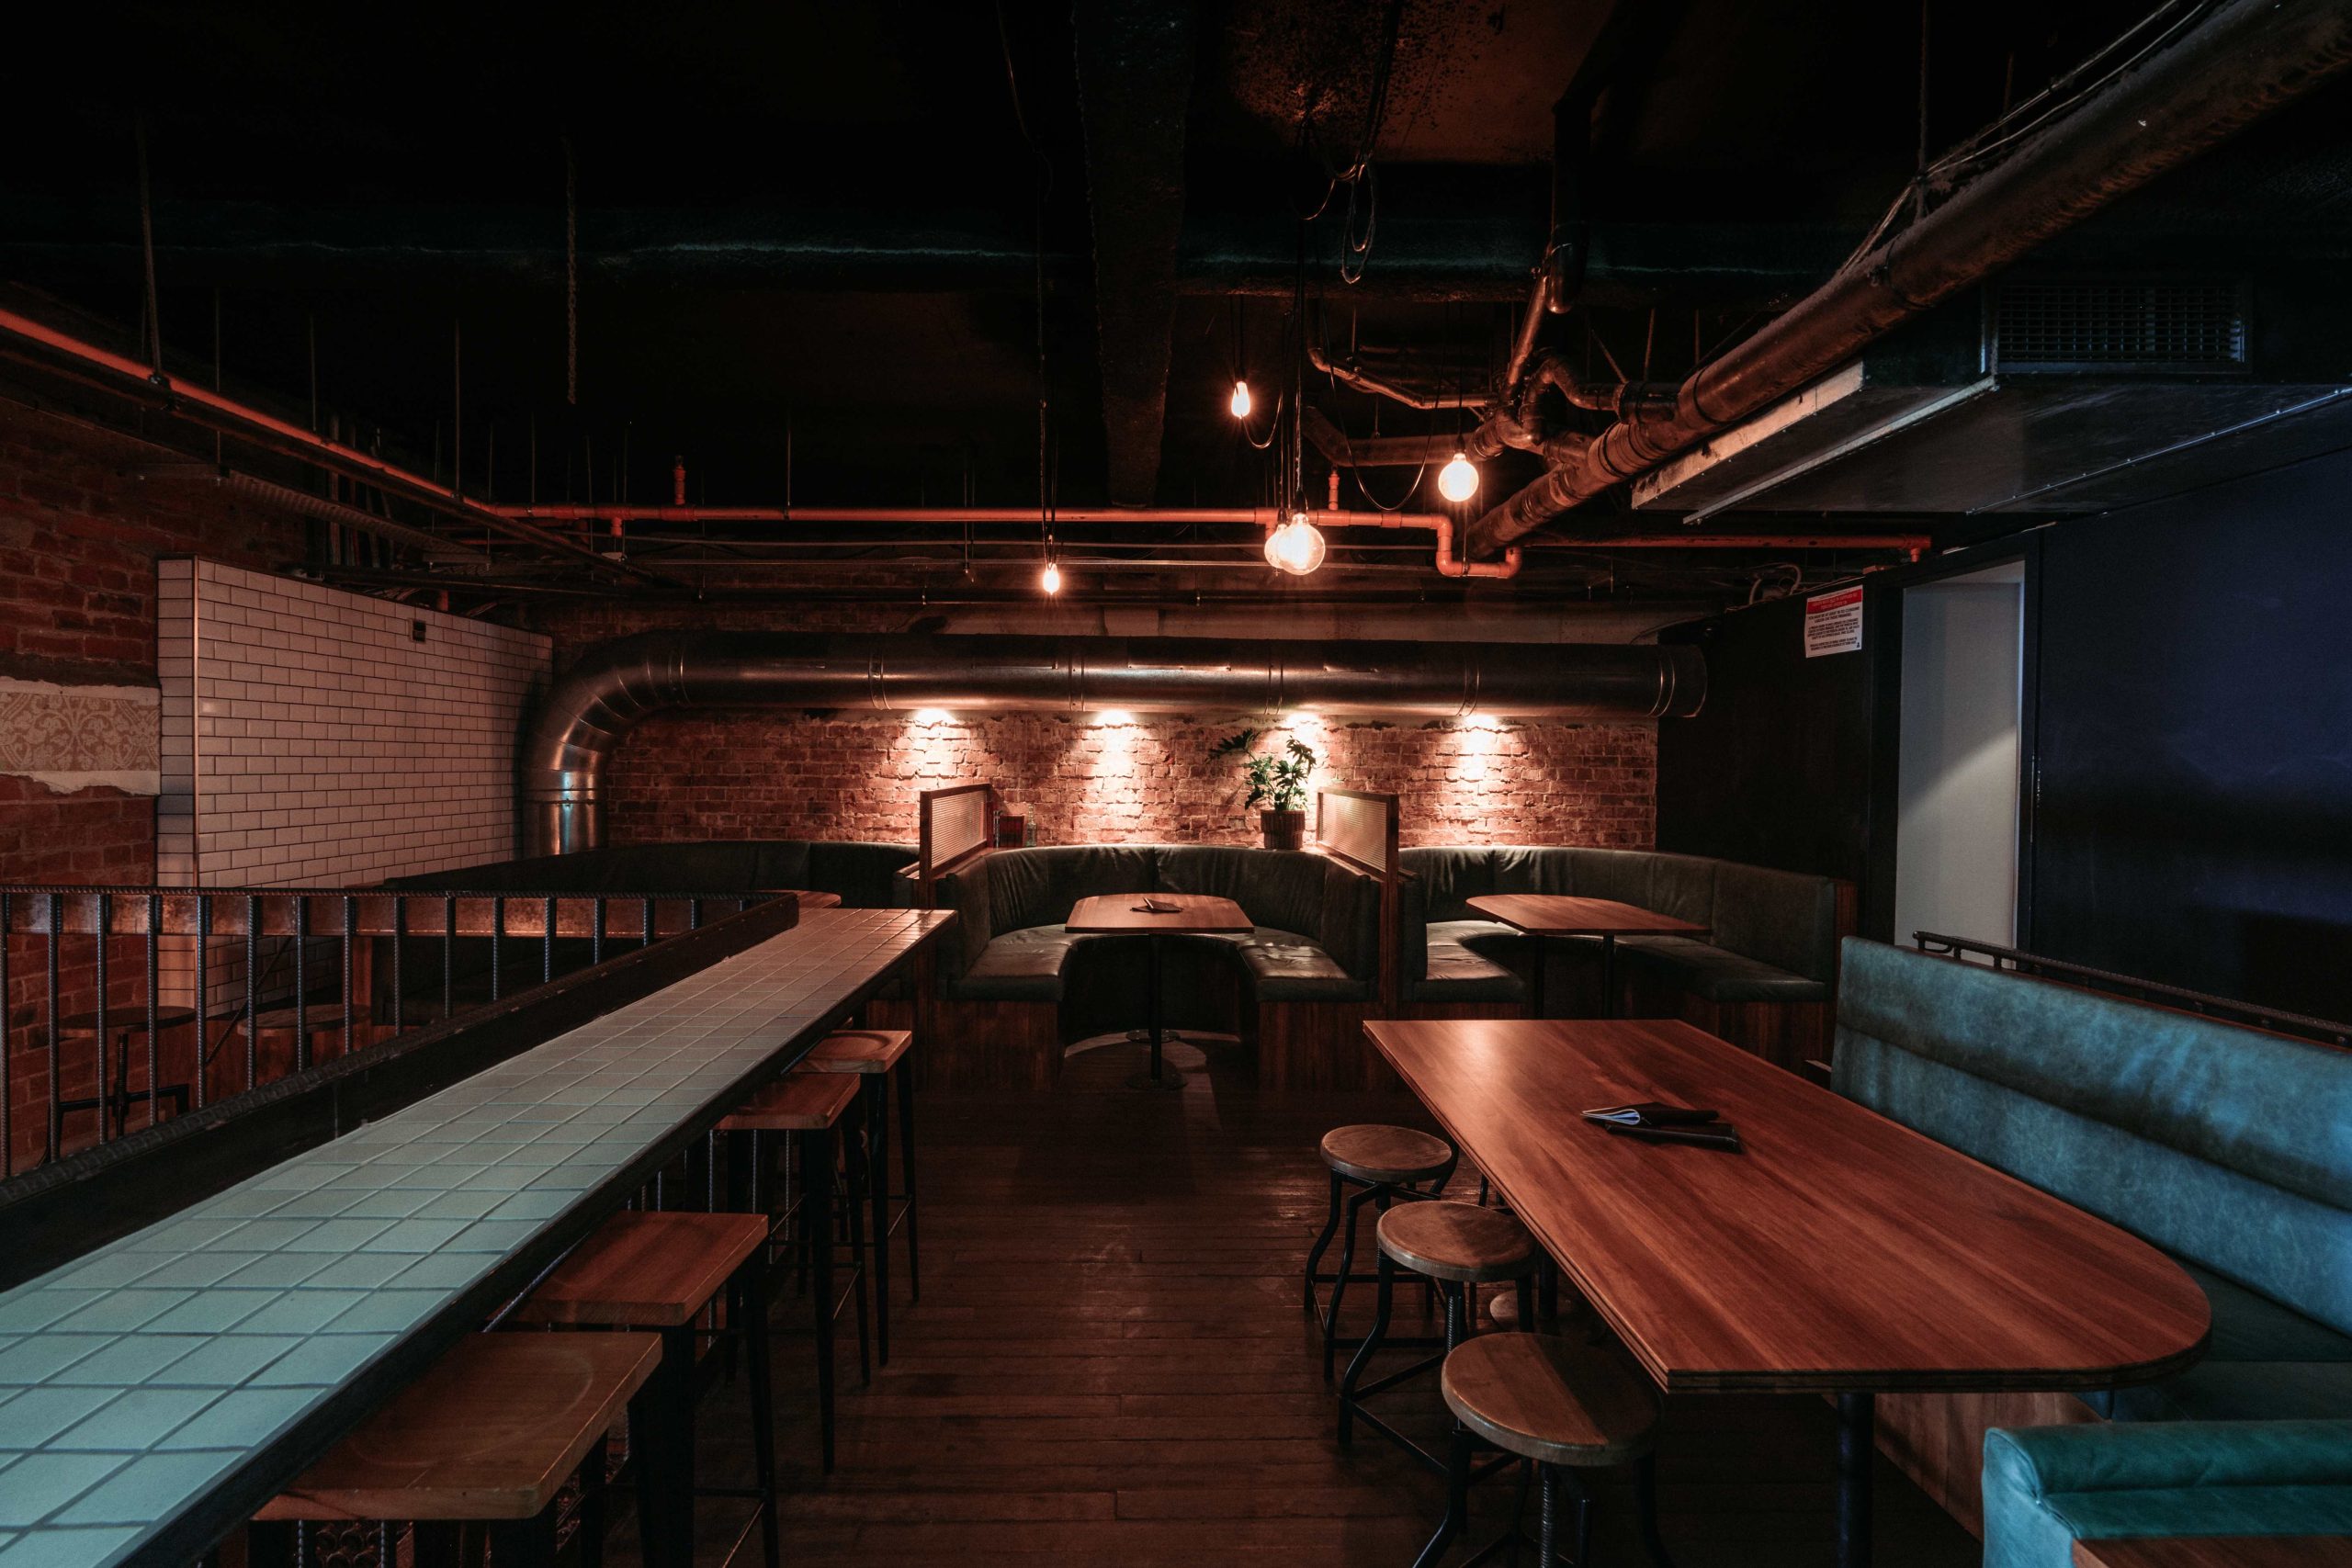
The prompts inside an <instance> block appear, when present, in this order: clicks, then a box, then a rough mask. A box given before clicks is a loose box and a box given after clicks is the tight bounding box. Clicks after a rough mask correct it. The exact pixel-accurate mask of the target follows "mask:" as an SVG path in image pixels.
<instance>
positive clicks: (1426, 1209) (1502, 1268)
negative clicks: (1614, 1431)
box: [1340, 1202, 1537, 1474]
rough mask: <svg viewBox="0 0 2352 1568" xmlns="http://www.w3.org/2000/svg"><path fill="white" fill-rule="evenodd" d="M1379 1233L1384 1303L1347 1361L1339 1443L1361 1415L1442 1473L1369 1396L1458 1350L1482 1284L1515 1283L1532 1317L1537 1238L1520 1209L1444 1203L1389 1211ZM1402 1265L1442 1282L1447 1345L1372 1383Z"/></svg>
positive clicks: (1525, 1318)
mask: <svg viewBox="0 0 2352 1568" xmlns="http://www.w3.org/2000/svg"><path fill="white" fill-rule="evenodd" d="M1374 1241H1375V1243H1376V1244H1377V1246H1378V1247H1379V1252H1380V1304H1379V1309H1378V1311H1377V1312H1376V1313H1375V1314H1374V1317H1373V1321H1372V1332H1371V1333H1369V1334H1367V1335H1365V1336H1364V1337H1363V1344H1362V1345H1360V1346H1358V1347H1357V1348H1356V1354H1355V1359H1353V1360H1351V1361H1350V1362H1349V1363H1348V1375H1347V1377H1346V1378H1345V1379H1343V1380H1342V1381H1341V1382H1340V1447H1341V1448H1342V1449H1344V1448H1346V1447H1348V1446H1349V1444H1350V1443H1351V1441H1352V1439H1353V1438H1354V1435H1355V1434H1354V1423H1355V1422H1356V1420H1358V1419H1359V1418H1361V1419H1362V1420H1363V1424H1364V1425H1365V1426H1367V1427H1372V1428H1373V1429H1374V1431H1377V1432H1379V1433H1380V1434H1381V1435H1382V1436H1383V1437H1385V1438H1389V1439H1390V1440H1392V1441H1394V1442H1396V1443H1398V1444H1400V1445H1402V1446H1403V1447H1404V1448H1405V1450H1407V1451H1408V1452H1409V1453H1412V1454H1413V1455H1415V1456H1416V1457H1418V1458H1419V1460H1420V1461H1421V1462H1423V1463H1424V1464H1426V1465H1428V1466H1429V1467H1430V1469H1431V1470H1434V1471H1436V1472H1439V1473H1440V1474H1443V1473H1444V1472H1445V1462H1444V1461H1442V1460H1441V1459H1439V1458H1438V1457H1437V1456H1436V1455H1435V1454H1432V1453H1430V1451H1429V1450H1426V1449H1424V1448H1422V1447H1421V1445H1420V1444H1419V1443H1417V1442H1415V1441H1413V1439H1412V1438H1408V1437H1407V1436H1405V1434H1404V1433H1402V1432H1399V1431H1398V1430H1397V1428H1396V1427H1391V1426H1390V1425H1389V1424H1388V1423H1387V1422H1385V1421H1384V1420H1382V1419H1381V1418H1380V1417H1379V1416H1374V1414H1373V1413H1372V1412H1371V1411H1369V1410H1366V1409H1364V1408H1363V1402H1364V1401H1365V1400H1367V1399H1369V1398H1371V1397H1372V1396H1373V1395H1374V1394H1376V1393H1386V1392H1387V1391H1388V1390H1390V1389H1392V1388H1395V1387H1397V1385H1398V1384H1399V1383H1403V1382H1409V1381H1411V1380H1412V1379H1414V1378H1417V1377H1419V1376H1420V1375H1421V1374H1422V1373H1423V1372H1427V1371H1433V1370H1435V1369H1436V1368H1437V1367H1438V1366H1439V1365H1440V1364H1441V1363H1442V1362H1443V1361H1444V1360H1445V1359H1446V1358H1447V1357H1448V1356H1449V1355H1451V1354H1452V1353H1453V1351H1455V1350H1457V1349H1459V1348H1461V1346H1462V1343H1463V1341H1464V1339H1465V1338H1467V1337H1468V1336H1469V1325H1470V1323H1471V1320H1472V1319H1473V1318H1474V1317H1475V1316H1476V1297H1475V1295H1474V1293H1473V1292H1476V1290H1477V1288H1478V1287H1479V1286H1480V1285H1482V1284H1500V1283H1503V1282H1506V1281H1509V1282H1511V1283H1514V1284H1516V1285H1517V1286H1518V1292H1517V1294H1518V1300H1519V1307H1520V1321H1521V1322H1522V1323H1532V1322H1533V1321H1534V1319H1533V1313H1532V1308H1533V1304H1534V1303H1533V1302H1532V1300H1531V1297H1532V1294H1533V1286H1534V1279H1535V1258H1536V1255H1537V1248H1536V1246H1535V1238H1534V1237H1533V1236H1532V1235H1529V1234H1528V1230H1527V1227H1526V1226H1525V1225H1523V1224H1520V1223H1519V1220H1518V1219H1517V1218H1516V1217H1515V1216H1513V1215H1511V1214H1508V1213H1504V1212H1503V1211H1501V1210H1499V1209H1482V1208H1479V1207H1477V1206H1476V1205H1475V1204H1471V1203H1442V1202H1438V1203H1407V1204H1405V1205H1404V1206H1403V1207H1401V1208H1396V1209H1390V1210H1388V1211H1387V1212H1386V1213H1383V1214H1382V1215H1381V1216H1380V1224H1378V1225H1377V1226H1375V1227H1374ZM1400 1268H1402V1269H1411V1270H1412V1271H1413V1272H1414V1273H1416V1274H1419V1275H1421V1276H1422V1277H1424V1278H1426V1279H1430V1280H1436V1281H1437V1282H1438V1290H1439V1292H1440V1293H1441V1294H1442V1296H1443V1297H1444V1300H1445V1338H1444V1341H1443V1345H1444V1348H1442V1349H1441V1350H1440V1351H1439V1352H1438V1353H1437V1354H1436V1355H1434V1356H1428V1357H1424V1358H1423V1359H1420V1360H1418V1361H1416V1362H1414V1363H1413V1364H1412V1365H1411V1366H1409V1367H1406V1368H1404V1369H1402V1370H1401V1371H1394V1372H1391V1373H1389V1374H1388V1375H1387V1376H1386V1377H1384V1378H1381V1379H1380V1380H1378V1381H1377V1382H1371V1383H1366V1382H1363V1375H1364V1372H1365V1371H1367V1370H1368V1369H1369V1368H1370V1367H1371V1365H1372V1359H1373V1358H1374V1356H1376V1355H1378V1354H1379V1353H1380V1351H1381V1350H1382V1348H1384V1347H1385V1345H1386V1344H1387V1342H1388V1321H1389V1314H1390V1309H1391V1307H1392V1306H1393V1304H1394V1303H1395V1301H1396V1296H1397V1269H1400ZM1413 1343H1419V1344H1426V1343H1428V1342H1427V1341H1426V1340H1421V1341H1414V1342H1413Z"/></svg>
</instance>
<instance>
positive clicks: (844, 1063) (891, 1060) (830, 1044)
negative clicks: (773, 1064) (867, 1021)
mask: <svg viewBox="0 0 2352 1568" xmlns="http://www.w3.org/2000/svg"><path fill="white" fill-rule="evenodd" d="M914 1043H915V1037H914V1032H913V1031H912V1030H909V1029H837V1030H835V1031H833V1032H831V1034H828V1035H826V1036H825V1037H824V1038H823V1039H822V1040H820V1041H819V1042H818V1043H817V1048H816V1049H815V1050H813V1051H811V1052H809V1055H806V1056H804V1057H802V1058H801V1062H800V1070H801V1071H804V1072H811V1071H813V1072H820V1073H887V1072H888V1071H889V1070H890V1069H891V1068H893V1067H895V1066H898V1065H899V1058H900V1057H901V1056H904V1055H906V1054H907V1052H908V1050H909V1049H910V1047H911V1046H912V1045H913V1044H914Z"/></svg>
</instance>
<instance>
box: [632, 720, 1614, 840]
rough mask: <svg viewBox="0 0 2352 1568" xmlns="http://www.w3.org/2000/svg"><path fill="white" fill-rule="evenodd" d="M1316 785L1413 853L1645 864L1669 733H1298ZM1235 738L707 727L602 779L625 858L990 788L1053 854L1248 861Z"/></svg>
mask: <svg viewBox="0 0 2352 1568" xmlns="http://www.w3.org/2000/svg"><path fill="white" fill-rule="evenodd" d="M1301 722H1302V724H1303V725H1304V728H1300V729H1298V731H1297V733H1298V734H1299V735H1300V736H1301V738H1302V739H1305V740H1306V742H1307V743H1308V744H1309V745H1310V746H1313V747H1314V748H1315V749H1316V750H1317V751H1318V752H1319V753H1321V754H1322V756H1323V764H1322V766H1321V768H1320V769H1319V770H1318V772H1317V775H1316V776H1317V781H1318V782H1320V783H1322V784H1328V785H1331V786H1334V787H1344V788H1350V789H1366V790H1376V791H1383V792H1388V791H1393V792H1395V793H1396V794H1397V795H1400V796H1402V797H1403V833H1404V840H1405V841H1406V842H1407V843H1408V844H1415V843H1508V842H1517V843H1549V844H1591V845H1601V846H1608V847H1612V848H1633V849H1639V848H1646V847H1647V846H1648V845H1649V843H1650V841H1651V835H1652V802H1653V799H1654V797H1655V782H1656V770H1657V761H1656V751H1657V747H1656V740H1657V736H1656V731H1655V729H1654V728H1652V727H1651V726H1648V725H1644V724H1527V725H1520V724H1508V725H1498V726H1495V727H1492V728H1469V727H1463V726H1455V725H1452V724H1444V725H1426V726H1389V725H1372V724H1364V725H1357V724H1348V725H1340V724H1321V723H1317V722H1315V721H1313V720H1311V719H1309V720H1304V721H1301ZM1235 728H1237V725H1236V721H1234V720H1231V719H1227V720H1223V721H1220V722H1215V723H1211V722H1203V721H1196V720H1193V719H1188V718H1182V717H1176V716H1170V717H1166V718H1158V717H1154V718H1148V719H1143V720H1139V721H1136V722H1131V723H1125V724H1102V723H1091V722H1090V723H1082V724H1081V723H1073V722H1069V721H1067V720H1064V719H1061V718H1058V717H1056V716H1050V715H1043V714H1009V715H1004V716H996V717H955V718H943V719H916V718H906V719H898V718H880V719H830V718H812V717H803V716H792V717H784V716H777V715H775V714H770V713H760V712H733V711H729V712H720V711H711V710H704V711H696V712H684V713H676V714H669V715H662V716H655V717H653V718H650V719H648V720H647V721H646V722H645V723H643V724H642V725H640V726H639V727H638V728H636V729H635V730H633V731H632V732H631V733H630V734H629V735H628V738H627V739H625V740H624V741H623V742H622V743H621V745H620V747H619V748H618V749H617V750H616V752H615V754H614V758H613V761H612V763H611V766H610V768H609V770H608V772H607V781H608V786H609V795H608V798H609V800H610V802H611V805H610V807H609V811H610V815H609V818H608V820H607V828H608V830H609V833H610V837H611V840H612V841H613V842H616V843H631V842H644V841H647V840H661V839H691V838H815V839H881V840H896V841H902V842H911V841H913V838H914V825H915V799H916V796H917V795H919V794H920V793H921V792H922V791H923V790H925V789H933V788H938V787H940V786H941V785H944V784H958V783H964V782H968V781H971V780H977V779H989V780H992V781H994V782H995V784H997V786H998V788H999V790H1000V791H1001V793H1002V795H1003V796H1004V797H1005V798H1006V799H1007V800H1008V801H1012V802H1017V803H1020V804H1022V805H1024V806H1026V807H1029V809H1030V815H1031V820H1032V823H1033V824H1034V827H1035V835H1036V839H1037V841H1038V842H1040V843H1088V842H1092V843H1106V842H1142V841H1153V840H1167V841H1173V842H1185V843H1246V842H1250V841H1252V840H1254V838H1255V836H1256V831H1257V823H1256V818H1255V817H1254V816H1253V815H1251V814H1250V813H1249V812H1246V811H1245V810H1244V809H1243V808H1242V804H1241V802H1242V797H1243V795H1244V793H1245V791H1244V789H1243V787H1242V785H1241V783H1240V780H1239V770H1238V767H1237V766H1236V765H1235V763H1234V761H1233V760H1232V759H1231V758H1220V757H1213V756H1211V755H1210V754H1209V753H1210V750H1211V748H1212V747H1214V746H1215V745H1216V742H1217V741H1218V740H1219V739H1222V738H1223V737H1225V736H1227V735H1229V734H1231V733H1232V732H1233V730H1234V729H1235Z"/></svg>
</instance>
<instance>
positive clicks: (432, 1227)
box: [367, 1219, 466, 1252]
mask: <svg viewBox="0 0 2352 1568" xmlns="http://www.w3.org/2000/svg"><path fill="white" fill-rule="evenodd" d="M465 1228H466V1222H464V1221H462V1220H424V1219H413V1220H402V1221H401V1222H400V1223H399V1224H395V1225H392V1226H390V1228H389V1229H386V1230H384V1231H381V1232H379V1233H378V1234H377V1235H374V1236H373V1237H371V1238H369V1240H368V1244H367V1250H368V1251H369V1252H433V1251H437V1250H438V1249H439V1248H441V1247H447V1246H448V1245H449V1244H450V1243H451V1242H453V1241H455V1240H456V1239H457V1238H458V1235H460V1234H462V1233H463V1232H464V1230H465Z"/></svg>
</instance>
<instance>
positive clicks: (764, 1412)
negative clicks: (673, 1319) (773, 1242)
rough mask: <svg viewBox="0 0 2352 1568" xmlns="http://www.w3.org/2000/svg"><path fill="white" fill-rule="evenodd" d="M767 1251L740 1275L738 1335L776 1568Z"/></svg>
mask: <svg viewBox="0 0 2352 1568" xmlns="http://www.w3.org/2000/svg"><path fill="white" fill-rule="evenodd" d="M765 1253H766V1249H765V1248H764V1247H763V1248H762V1249H761V1250H760V1251H758V1252H754V1253H753V1254H752V1256H751V1257H750V1258H748V1259H746V1260H745V1262H744V1264H743V1267H742V1268H741V1269H740V1270H739V1271H738V1273H737V1279H738V1280H739V1283H738V1284H737V1285H736V1287H735V1312H736V1318H735V1321H736V1324H737V1325H738V1328H737V1332H738V1334H739V1335H740V1336H741V1338H742V1341H743V1363H744V1365H745V1366H746V1367H747V1368H749V1369H750V1371H751V1382H752V1389H751V1394H752V1461H753V1462H754V1463H756V1464H757V1465H758V1466H759V1467H760V1481H759V1486H758V1491H759V1495H760V1549H761V1556H762V1558H763V1561H764V1562H766V1564H767V1568H777V1564H778V1562H780V1561H781V1552H782V1549H781V1548H780V1546H779V1545H778V1540H779V1537H780V1534H781V1530H780V1525H779V1521H778V1520H777V1518H776V1495H775V1377H774V1376H773V1375H772V1374H771V1372H770V1371H769V1367H768V1264H767V1258H766V1256H765Z"/></svg>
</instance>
